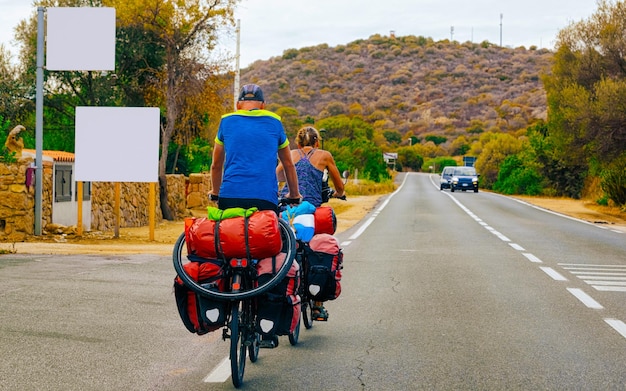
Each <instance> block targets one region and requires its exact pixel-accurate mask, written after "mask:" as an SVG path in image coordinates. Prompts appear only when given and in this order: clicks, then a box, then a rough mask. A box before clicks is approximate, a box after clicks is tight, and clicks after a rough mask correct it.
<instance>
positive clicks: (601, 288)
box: [591, 285, 626, 292]
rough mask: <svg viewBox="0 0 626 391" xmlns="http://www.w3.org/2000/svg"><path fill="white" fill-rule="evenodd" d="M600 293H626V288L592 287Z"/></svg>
mask: <svg viewBox="0 0 626 391" xmlns="http://www.w3.org/2000/svg"><path fill="white" fill-rule="evenodd" d="M591 286H592V287H594V288H595V289H596V290H598V291H602V292H626V286H613V285H612V286H599V285H591Z"/></svg>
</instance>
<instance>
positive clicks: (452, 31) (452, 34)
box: [450, 26, 454, 42]
mask: <svg viewBox="0 0 626 391" xmlns="http://www.w3.org/2000/svg"><path fill="white" fill-rule="evenodd" d="M452 41H454V26H450V42H452Z"/></svg>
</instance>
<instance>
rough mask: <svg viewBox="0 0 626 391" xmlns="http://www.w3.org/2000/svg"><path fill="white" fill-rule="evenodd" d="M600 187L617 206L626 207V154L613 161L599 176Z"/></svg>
mask: <svg viewBox="0 0 626 391" xmlns="http://www.w3.org/2000/svg"><path fill="white" fill-rule="evenodd" d="M600 186H601V187H602V190H604V193H605V194H606V196H607V197H608V198H609V199H611V200H613V202H615V203H616V204H617V205H626V154H623V155H622V156H621V157H619V158H617V159H615V160H614V161H613V162H612V163H611V164H609V165H608V167H607V168H606V169H604V170H603V172H602V174H601V183H600Z"/></svg>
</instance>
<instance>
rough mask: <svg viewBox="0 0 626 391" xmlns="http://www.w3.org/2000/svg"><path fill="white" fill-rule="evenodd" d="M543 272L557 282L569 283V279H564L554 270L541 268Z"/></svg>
mask: <svg viewBox="0 0 626 391" xmlns="http://www.w3.org/2000/svg"><path fill="white" fill-rule="evenodd" d="M539 268H540V269H541V270H543V271H544V272H545V273H546V274H547V275H549V276H550V277H552V279H553V280H556V281H567V278H565V277H563V276H562V275H561V274H560V273H559V272H557V271H556V270H554V269H552V268H551V267H545V266H540V267H539Z"/></svg>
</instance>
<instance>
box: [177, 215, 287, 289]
mask: <svg viewBox="0 0 626 391" xmlns="http://www.w3.org/2000/svg"><path fill="white" fill-rule="evenodd" d="M278 223H279V227H280V230H281V235H282V239H283V249H282V252H284V253H285V261H284V262H283V264H282V265H281V267H280V268H279V269H278V271H277V272H276V274H274V275H273V277H272V278H271V279H269V280H268V281H267V283H265V284H263V285H260V286H257V287H251V288H249V289H247V290H244V291H238V292H221V291H217V290H209V289H207V288H205V287H203V286H201V285H200V284H199V283H198V282H197V281H194V280H193V279H192V278H191V277H190V276H189V275H188V274H187V273H186V272H185V269H184V267H183V258H187V251H186V250H187V247H186V242H185V240H186V239H185V233H184V232H183V233H182V234H181V235H180V236H179V237H178V240H176V243H175V244H174V250H173V252H172V260H173V263H174V270H176V274H177V275H178V276H179V277H180V279H181V280H182V281H183V283H184V284H185V285H186V286H187V287H188V288H189V289H191V290H192V291H194V292H196V293H198V294H200V295H204V296H207V297H210V298H212V299H216V300H243V299H248V298H251V297H255V296H258V295H260V294H262V293H265V292H267V291H268V290H270V289H272V288H273V287H275V286H276V285H278V283H280V282H281V281H282V280H283V278H285V276H286V275H287V273H288V272H289V269H290V268H291V264H292V263H293V261H294V259H295V257H296V237H295V235H294V233H293V230H292V229H291V227H290V226H289V223H288V222H286V221H285V220H283V219H278Z"/></svg>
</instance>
